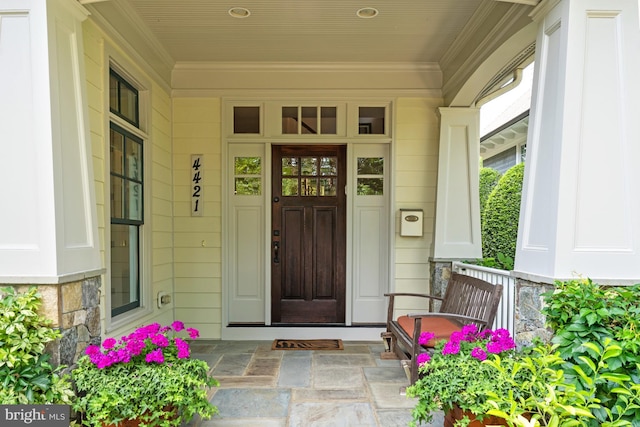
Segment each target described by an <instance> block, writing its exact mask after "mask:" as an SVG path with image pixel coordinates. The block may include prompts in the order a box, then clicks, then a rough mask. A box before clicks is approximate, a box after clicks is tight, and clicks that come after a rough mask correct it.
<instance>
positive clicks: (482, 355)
mask: <svg viewBox="0 0 640 427" xmlns="http://www.w3.org/2000/svg"><path fill="white" fill-rule="evenodd" d="M471 356H472V357H475V358H476V359H478V360H480V361H483V360H485V359H486V358H487V353H486V352H485V351H484V350H483V349H481V348H480V347H475V348H474V349H473V350H471Z"/></svg>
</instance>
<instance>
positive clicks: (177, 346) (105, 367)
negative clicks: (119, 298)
mask: <svg viewBox="0 0 640 427" xmlns="http://www.w3.org/2000/svg"><path fill="white" fill-rule="evenodd" d="M183 330H185V329H184V325H183V324H182V322H180V321H176V322H173V323H172V325H171V327H169V326H166V327H161V326H160V325H159V324H157V323H154V324H151V325H147V326H142V327H140V328H138V329H137V330H136V331H134V332H133V333H132V334H130V335H128V336H125V337H122V338H121V339H120V340H118V341H116V340H115V339H113V338H107V339H105V340H104V341H103V343H102V346H89V347H88V348H87V351H86V353H87V354H86V355H85V356H83V357H81V358H80V359H79V360H78V367H77V368H76V369H75V370H74V371H73V379H74V381H75V384H76V387H77V389H78V392H79V397H78V399H77V402H76V404H75V405H74V409H75V410H76V411H79V412H81V413H82V415H83V423H84V425H87V426H102V425H103V424H117V423H119V422H120V421H123V420H128V419H137V420H140V421H141V424H140V426H141V427H147V426H148V427H151V426H154V427H155V426H163V427H168V426H179V425H181V423H183V422H185V423H186V422H188V421H189V420H191V419H192V418H193V416H194V415H195V414H199V415H200V416H201V417H202V418H203V419H207V418H210V417H211V416H213V415H215V414H216V413H218V409H217V408H216V407H215V406H214V405H212V404H211V403H210V402H209V400H208V399H207V391H208V389H209V388H210V387H214V386H217V385H218V382H217V381H216V380H215V379H214V378H213V377H211V376H210V375H209V366H208V365H207V362H205V361H204V360H199V359H191V358H190V351H189V349H188V343H187V342H186V341H184V340H183V339H181V338H180V337H178V336H177V333H178V332H180V331H183ZM186 331H187V332H189V336H190V337H191V338H192V339H195V338H197V336H198V334H199V333H198V331H197V330H196V329H193V328H186Z"/></svg>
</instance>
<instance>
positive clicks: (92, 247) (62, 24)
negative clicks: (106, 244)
mask: <svg viewBox="0 0 640 427" xmlns="http://www.w3.org/2000/svg"><path fill="white" fill-rule="evenodd" d="M86 16H87V13H86V11H85V9H84V8H83V7H82V6H80V5H79V4H78V3H77V2H76V1H69V0H46V1H45V0H4V1H3V2H2V3H1V4H0V117H2V120H0V141H1V144H0V200H1V204H2V209H0V283H59V282H63V281H69V280H76V279H78V278H82V277H86V276H89V275H94V276H95V275H96V274H95V273H96V272H97V271H98V270H99V269H100V268H101V261H100V252H99V242H98V237H97V220H96V206H95V195H94V192H95V190H94V179H93V171H92V161H91V159H92V157H91V142H90V139H89V127H88V117H87V114H88V113H87V103H86V96H85V91H86V89H85V85H86V80H85V74H84V66H83V61H84V58H83V56H84V54H83V46H82V26H81V23H82V21H83V20H84V19H86Z"/></svg>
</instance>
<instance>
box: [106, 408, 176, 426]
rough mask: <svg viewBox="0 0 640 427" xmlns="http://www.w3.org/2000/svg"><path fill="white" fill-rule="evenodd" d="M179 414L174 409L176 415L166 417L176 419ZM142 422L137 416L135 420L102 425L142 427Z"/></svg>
mask: <svg viewBox="0 0 640 427" xmlns="http://www.w3.org/2000/svg"><path fill="white" fill-rule="evenodd" d="M170 409H171V408H170V407H165V408H164V410H165V411H168V410H170ZM177 416H178V413H177V411H176V410H175V409H174V415H172V416H168V417H165V418H166V419H171V418H174V419H175V418H176V417H177ZM141 422H142V421H140V420H139V419H137V418H136V419H133V420H123V421H120V423H118V424H102V427H140V423H141Z"/></svg>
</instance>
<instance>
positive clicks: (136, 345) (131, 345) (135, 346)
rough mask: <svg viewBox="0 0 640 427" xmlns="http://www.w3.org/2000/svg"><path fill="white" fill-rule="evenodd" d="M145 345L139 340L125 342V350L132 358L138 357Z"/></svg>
mask: <svg viewBox="0 0 640 427" xmlns="http://www.w3.org/2000/svg"><path fill="white" fill-rule="evenodd" d="M144 347H145V344H144V341H141V340H137V339H136V340H131V341H128V342H127V346H126V349H127V350H129V353H131V355H132V356H138V355H140V353H142V350H144Z"/></svg>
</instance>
